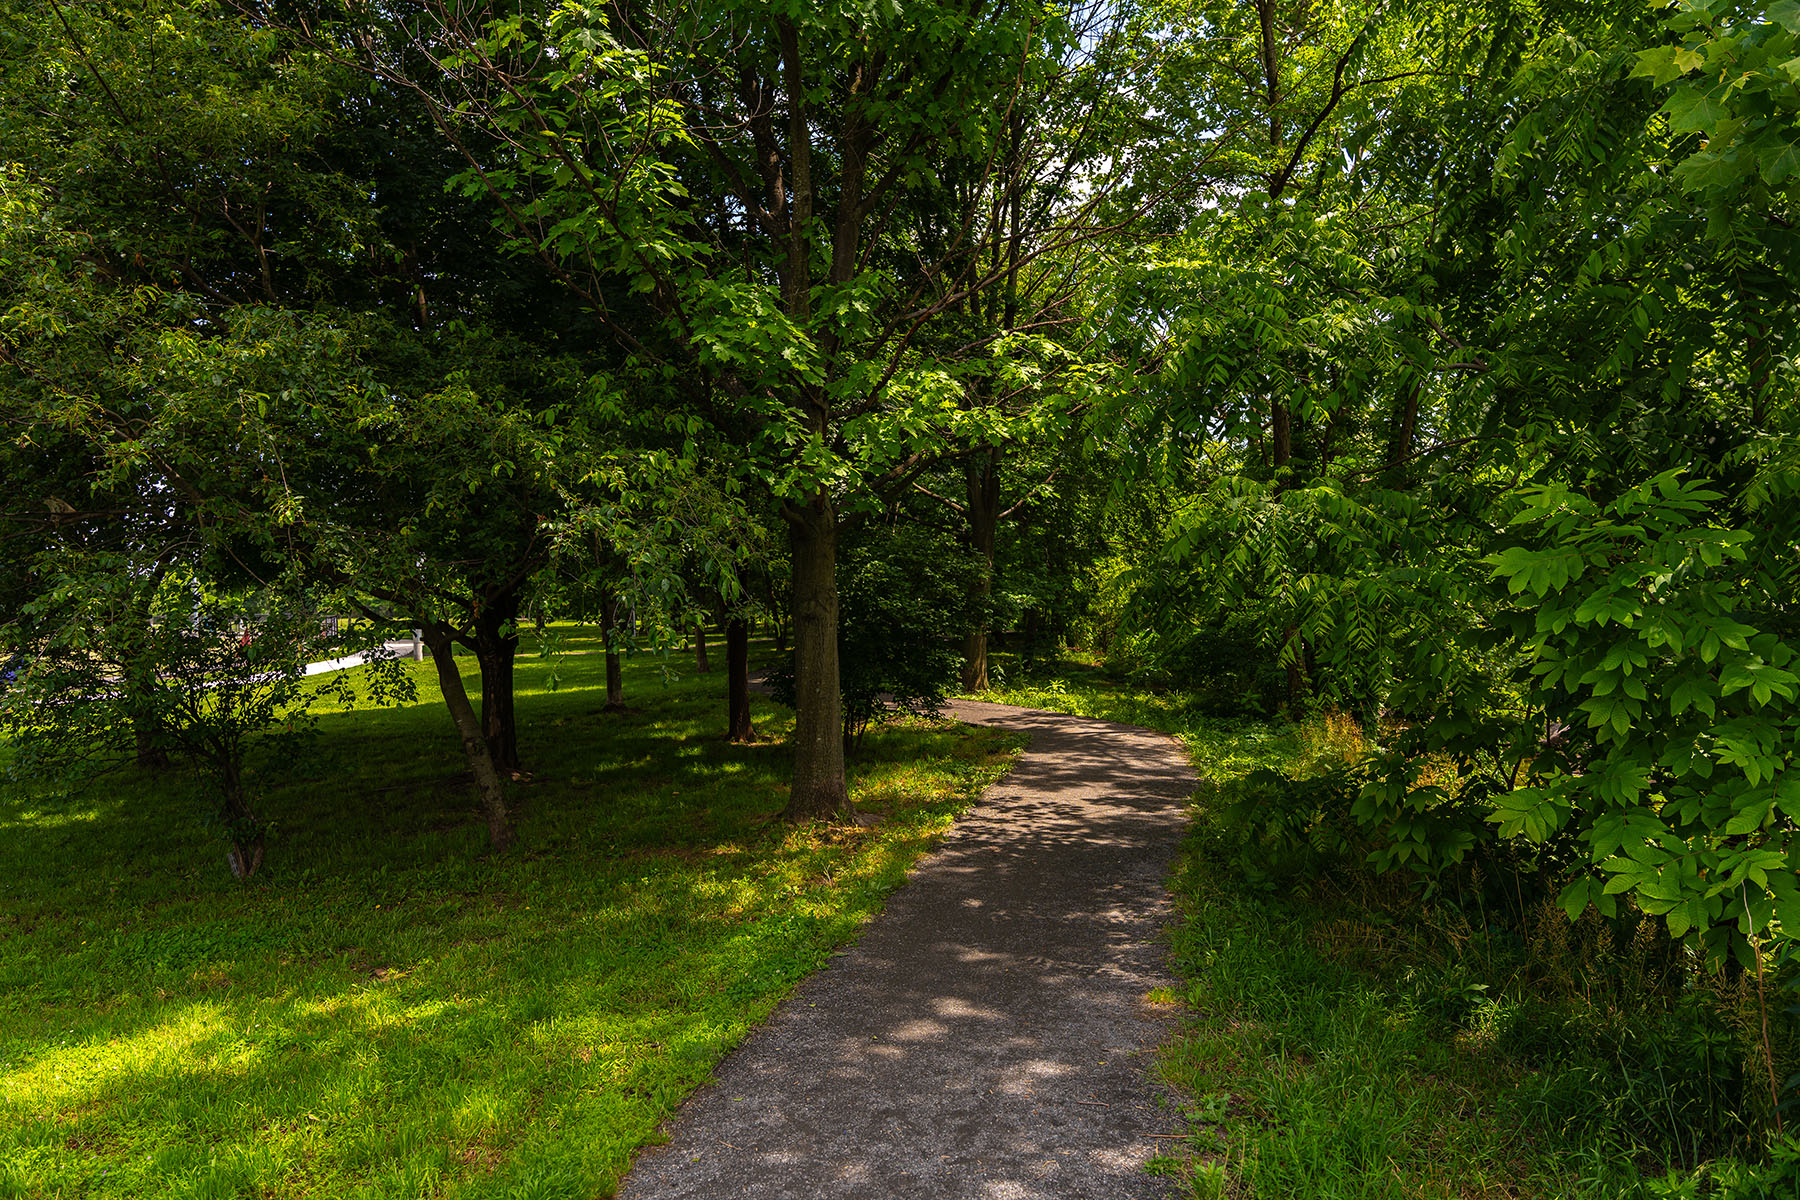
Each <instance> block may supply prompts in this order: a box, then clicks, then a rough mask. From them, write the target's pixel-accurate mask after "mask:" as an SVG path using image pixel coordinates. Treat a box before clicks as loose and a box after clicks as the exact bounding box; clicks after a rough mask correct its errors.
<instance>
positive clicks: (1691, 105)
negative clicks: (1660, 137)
mask: <svg viewBox="0 0 1800 1200" xmlns="http://www.w3.org/2000/svg"><path fill="white" fill-rule="evenodd" d="M1663 111H1665V112H1667V113H1668V114H1669V128H1670V129H1672V130H1674V131H1675V132H1676V133H1709V132H1711V131H1712V129H1713V127H1714V126H1716V125H1717V124H1718V123H1719V122H1720V121H1722V120H1724V119H1725V106H1724V105H1723V104H1721V103H1719V102H1718V101H1717V100H1715V99H1713V98H1712V97H1711V96H1710V95H1708V94H1707V93H1705V92H1702V91H1700V90H1699V89H1698V88H1693V87H1682V88H1677V89H1675V91H1674V93H1673V94H1672V95H1670V97H1669V99H1668V101H1667V103H1665V104H1664V105H1663Z"/></svg>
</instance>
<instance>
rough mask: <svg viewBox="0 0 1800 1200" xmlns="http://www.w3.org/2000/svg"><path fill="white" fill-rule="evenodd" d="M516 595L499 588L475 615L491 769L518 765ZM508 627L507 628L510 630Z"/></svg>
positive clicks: (484, 732) (483, 732)
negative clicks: (514, 683)
mask: <svg viewBox="0 0 1800 1200" xmlns="http://www.w3.org/2000/svg"><path fill="white" fill-rule="evenodd" d="M518 617H519V596H518V593H516V592H510V591H508V592H501V593H500V594H499V595H498V596H494V597H491V598H490V599H489V600H488V602H487V603H486V604H484V605H482V608H481V611H480V612H479V613H478V614H476V617H475V659H476V661H477V662H478V663H480V664H481V735H482V737H484V738H486V739H487V744H488V754H489V755H490V756H491V757H492V759H493V762H494V769H495V770H497V771H499V772H501V773H503V774H509V773H511V772H513V771H517V770H518V769H519V730H518V724H517V721H516V720H515V718H514V713H513V660H514V658H515V657H516V656H517V655H518V652H519V632H518V629H517V627H516V624H515V623H516V622H517V620H518ZM509 631H510V632H509Z"/></svg>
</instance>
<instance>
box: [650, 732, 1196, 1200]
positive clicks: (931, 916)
mask: <svg viewBox="0 0 1800 1200" xmlns="http://www.w3.org/2000/svg"><path fill="white" fill-rule="evenodd" d="M951 711H952V714H953V715H954V716H956V717H957V718H958V719H959V720H963V721H968V722H971V723H974V724H981V725H1002V726H1005V727H1007V728H1010V729H1019V730H1023V731H1025V732H1027V733H1029V734H1030V735H1031V746H1030V748H1029V749H1028V750H1027V752H1026V754H1025V756H1024V757H1023V759H1022V760H1021V761H1020V763H1019V765H1018V767H1017V769H1015V770H1014V771H1013V773H1012V774H1010V775H1009V776H1007V777H1006V778H1005V779H1003V780H1001V781H1000V782H999V783H997V784H995V785H994V786H993V787H992V788H990V789H989V790H988V792H987V793H986V794H985V795H984V796H983V797H982V798H981V801H980V802H979V803H978V804H977V805H976V807H975V808H974V809H973V810H971V812H970V813H969V815H968V816H966V817H964V818H963V820H962V821H960V822H958V823H957V825H956V827H955V828H954V829H953V830H952V831H951V833H950V834H949V835H948V836H947V837H946V839H945V841H944V844H943V845H942V847H940V848H939V849H938V850H937V851H936V852H934V853H933V854H931V855H929V856H927V857H926V858H925V859H924V860H922V861H921V863H920V864H919V867H918V869H917V871H916V872H915V873H914V875H913V877H912V878H911V879H910V880H909V881H908V882H907V884H906V885H905V886H904V887H903V888H901V889H900V890H899V891H897V892H895V893H894V895H893V896H892V897H891V898H890V899H889V901H888V904H887V907H886V910H885V911H884V912H883V913H882V914H881V915H880V916H879V917H877V918H876V919H875V920H874V921H872V922H871V923H870V924H869V926H868V928H867V929H866V930H865V931H864V933H863V936H862V938H861V940H860V941H859V942H858V943H857V944H856V945H855V946H854V947H851V948H850V949H848V950H847V951H845V952H844V953H842V954H841V955H839V956H838V957H836V958H835V959H833V961H832V962H831V964H830V965H829V966H827V967H826V968H825V969H824V970H822V971H819V972H818V973H816V974H815V975H813V976H812V977H811V978H810V979H808V980H807V981H806V982H805V983H803V984H801V986H800V987H799V988H798V989H797V990H796V991H795V993H794V995H793V996H792V997H790V998H789V999H788V1000H787V1001H786V1002H785V1003H784V1004H783V1005H782V1006H781V1007H780V1008H779V1009H777V1010H776V1012H775V1014H774V1015H773V1016H772V1017H771V1018H770V1020H769V1021H768V1023H767V1024H766V1025H764V1026H763V1027H762V1028H760V1029H758V1030H757V1031H756V1032H755V1033H753V1034H752V1035H751V1036H750V1037H749V1038H748V1039H747V1040H746V1041H745V1043H744V1044H743V1045H742V1046H741V1047H739V1048H738V1049H737V1050H736V1051H735V1052H733V1053H732V1054H731V1055H730V1056H729V1057H727V1058H726V1060H725V1061H724V1062H723V1063H721V1064H720V1066H719V1070H718V1072H717V1074H716V1076H715V1080H714V1082H713V1083H712V1084H711V1085H709V1086H707V1087H705V1088H703V1089H701V1090H700V1091H699V1092H696V1093H695V1094H694V1095H693V1096H691V1097H690V1098H689V1099H688V1101H687V1103H686V1104H684V1105H683V1106H682V1108H681V1111H680V1112H679V1113H677V1114H676V1116H675V1117H674V1118H673V1119H672V1120H671V1122H670V1124H669V1127H668V1132H669V1134H670V1137H671V1140H670V1142H669V1144H668V1145H667V1146H665V1147H662V1148H659V1149H654V1150H649V1151H646V1152H645V1153H644V1155H643V1156H642V1157H641V1158H640V1159H639V1160H638V1163H637V1165H636V1167H635V1168H634V1169H633V1171H632V1173H631V1174H630V1175H629V1176H628V1177H627V1178H626V1181H625V1185H624V1188H623V1190H622V1191H621V1193H620V1195H621V1197H622V1198H623V1200H677V1198H687V1197H694V1198H701V1197H704V1198H707V1200H724V1198H727V1197H731V1198H736V1197H744V1198H747V1200H778V1198H779V1200H822V1198H826V1197H844V1198H851V1197H854V1198H855V1200H886V1198H888V1197H909V1198H910V1197H930V1198H932V1200H960V1198H963V1197H968V1198H970V1200H976V1198H979V1200H1038V1198H1043V1200H1052V1198H1054V1200H1077V1198H1087V1197H1093V1198H1095V1200H1099V1198H1105V1200H1122V1198H1129V1197H1161V1196H1166V1195H1169V1194H1170V1191H1169V1189H1168V1188H1167V1186H1166V1185H1165V1184H1164V1183H1163V1182H1162V1181H1161V1180H1159V1179H1157V1178H1155V1177H1152V1176H1150V1175H1147V1174H1145V1173H1144V1171H1143V1164H1144V1162H1145V1160H1146V1159H1148V1158H1150V1157H1151V1156H1152V1155H1154V1154H1157V1153H1159V1152H1165V1151H1167V1150H1168V1149H1170V1148H1172V1147H1174V1146H1176V1145H1178V1143H1177V1142H1173V1141H1161V1140H1158V1139H1156V1138H1154V1137H1152V1136H1150V1135H1152V1134H1172V1133H1177V1132H1179V1131H1180V1130H1181V1122H1180V1120H1179V1118H1178V1116H1177V1114H1176V1112H1175V1110H1174V1109H1172V1108H1163V1107H1160V1106H1159V1105H1158V1104H1157V1099H1158V1096H1159V1092H1158V1090H1157V1088H1156V1086H1155V1085H1154V1084H1153V1083H1152V1082H1151V1076H1152V1075H1153V1073H1154V1069H1155V1064H1154V1061H1153V1058H1152V1057H1151V1052H1152V1050H1153V1048H1154V1047H1155V1045H1156V1044H1157V1043H1158V1042H1159V1041H1160V1040H1161V1039H1162V1038H1163V1037H1164V1036H1165V1035H1166V1034H1167V1032H1168V1025H1167V1023H1166V1020H1165V1019H1164V1018H1165V1017H1166V1016H1167V1015H1168V1010H1167V1009H1159V1008H1158V1007H1156V1006H1152V1005H1150V1004H1149V1003H1147V1000H1146V996H1147V993H1148V992H1149V991H1150V990H1151V989H1152V988H1154V987H1157V986H1159V985H1163V984H1165V983H1167V982H1169V981H1168V980H1167V979H1166V978H1165V975H1164V967H1163V961H1162V960H1163V956H1164V948H1163V946H1162V945H1161V944H1160V943H1159V942H1158V941H1157V932H1158V929H1159V927H1160V926H1161V925H1162V924H1163V922H1164V920H1165V918H1166V917H1167V915H1168V907H1169V901H1168V895H1167V892H1166V890H1165V888H1164V886H1163V881H1164V879H1165V877H1166V874H1167V871H1168V866H1169V860H1170V858H1171V856H1172V855H1173V853H1174V850H1175V846H1176V844H1177V842H1178V841H1179V840H1180V837H1181V833H1182V828H1183V824H1184V819H1183V801H1184V800H1185V799H1186V798H1187V797H1188V795H1189V794H1190V793H1191V792H1192V790H1193V785H1194V777H1193V772H1192V770H1191V768H1190V767H1189V766H1188V762H1187V758H1186V756H1185V755H1184V754H1183V753H1182V751H1181V749H1180V747H1179V746H1178V745H1177V744H1176V743H1175V742H1174V741H1173V740H1171V739H1169V738H1167V737H1164V736H1163V735H1161V734H1156V733H1151V732H1149V731H1148V730H1143V729H1136V728H1133V727H1131V726H1126V725H1113V724H1109V723H1106V722H1102V721H1088V720H1083V719H1081V718H1078V717H1067V716H1062V715H1059V714H1055V713H1046V712H1038V711H1035V710H1032V709H1021V708H1011V707H1008V706H1006V705H999V704H980V703H973V702H966V701H959V702H957V703H955V704H954V705H953V706H952V710H951Z"/></svg>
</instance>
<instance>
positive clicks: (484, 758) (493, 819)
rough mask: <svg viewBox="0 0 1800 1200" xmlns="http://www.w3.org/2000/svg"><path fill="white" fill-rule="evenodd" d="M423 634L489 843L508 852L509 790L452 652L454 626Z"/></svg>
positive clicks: (430, 626) (437, 627) (436, 625)
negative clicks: (454, 729) (473, 783)
mask: <svg viewBox="0 0 1800 1200" xmlns="http://www.w3.org/2000/svg"><path fill="white" fill-rule="evenodd" d="M420 632H421V634H422V635H423V636H424V638H425V645H426V646H427V647H428V648H430V650H431V661H432V665H434V666H435V667H437V677H438V689H439V690H440V691H441V692H443V694H444V706H445V707H446V708H448V709H449V710H450V719H451V720H452V721H453V722H455V724H456V732H457V735H458V736H460V737H461V738H462V744H463V753H464V754H465V755H466V756H467V757H468V760H469V769H470V771H472V772H473V773H474V775H475V794H476V796H477V798H478V799H479V800H480V801H481V812H482V815H483V816H484V817H486V818H487V826H488V844H489V845H490V846H492V847H493V848H494V849H496V850H505V849H506V848H508V847H509V846H511V845H512V841H513V831H512V818H511V816H510V814H508V812H507V811H506V787H505V784H503V783H502V782H501V780H500V773H499V772H498V771H496V770H495V769H494V759H493V756H492V755H490V754H489V753H488V744H487V739H486V738H485V737H483V736H482V731H481V721H480V720H479V719H478V718H477V717H476V716H475V708H474V706H473V705H471V704H470V703H469V693H468V692H467V691H465V690H464V689H463V681H462V674H461V673H460V672H459V671H457V669H456V657H455V655H454V653H453V652H452V647H451V641H450V627H449V626H448V625H445V624H443V623H442V622H433V623H431V624H428V625H425V626H423V627H422V628H421V630H420Z"/></svg>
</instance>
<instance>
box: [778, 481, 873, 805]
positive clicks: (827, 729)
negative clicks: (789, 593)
mask: <svg viewBox="0 0 1800 1200" xmlns="http://www.w3.org/2000/svg"><path fill="white" fill-rule="evenodd" d="M786 515H787V517H788V533H789V539H790V545H791V547H792V550H793V557H794V599H793V610H794V712H795V720H794V779H793V785H792V788H791V790H790V791H789V792H788V804H787V810H786V811H785V812H784V813H783V816H785V817H786V818H787V819H788V820H790V821H810V820H817V819H821V818H824V819H829V818H834V817H852V816H854V815H855V809H853V808H852V807H851V805H850V789H849V787H848V785H847V784H846V783H845V781H844V741H843V738H844V703H843V694H842V692H841V691H840V686H839V678H838V593H837V543H838V521H837V512H836V510H835V509H834V508H833V507H832V503H831V498H830V497H829V496H827V495H824V494H820V495H818V496H816V497H815V498H814V499H813V500H812V501H811V502H810V503H808V504H804V505H791V504H790V505H788V506H787V510H786Z"/></svg>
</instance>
